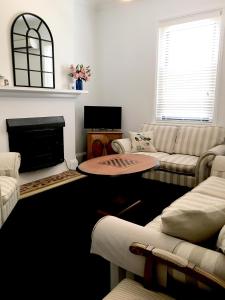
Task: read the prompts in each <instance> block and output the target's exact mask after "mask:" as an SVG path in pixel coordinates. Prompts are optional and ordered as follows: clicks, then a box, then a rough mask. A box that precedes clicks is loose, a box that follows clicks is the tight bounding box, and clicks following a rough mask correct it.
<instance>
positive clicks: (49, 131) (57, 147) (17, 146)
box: [6, 116, 65, 172]
mask: <svg viewBox="0 0 225 300" xmlns="http://www.w3.org/2000/svg"><path fill="white" fill-rule="evenodd" d="M6 125H7V131H8V137H9V149H10V151H15V152H19V153H20V154H21V167H20V172H27V171H34V170H39V169H43V168H47V167H51V166H54V165H57V164H59V163H62V162H63V161H64V143H63V127H64V126H65V121H64V117H63V116H51V117H37V118H16V119H6Z"/></svg>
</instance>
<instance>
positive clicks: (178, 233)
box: [161, 192, 225, 243]
mask: <svg viewBox="0 0 225 300" xmlns="http://www.w3.org/2000/svg"><path fill="white" fill-rule="evenodd" d="M161 219H162V232H164V233H167V234H169V235H172V236H175V237H179V238H181V239H184V240H187V241H189V242H193V243H200V242H203V241H205V240H207V239H209V238H211V237H212V236H213V235H214V234H216V232H218V231H219V230H220V229H221V228H222V226H223V225H224V224H225V201H224V200H223V199H220V198H216V197H212V196H208V195H204V194H200V193H192V192H189V193H186V194H185V195H184V196H182V197H180V198H179V199H177V200H176V201H174V202H173V203H172V204H171V205H170V206H168V207H167V208H165V209H164V210H163V212H162V215H161Z"/></svg>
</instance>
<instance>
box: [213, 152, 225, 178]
mask: <svg viewBox="0 0 225 300" xmlns="http://www.w3.org/2000/svg"><path fill="white" fill-rule="evenodd" d="M211 175H212V176H218V177H222V178H225V156H221V155H217V156H216V157H215V159H214V160H213V163H212V169H211Z"/></svg>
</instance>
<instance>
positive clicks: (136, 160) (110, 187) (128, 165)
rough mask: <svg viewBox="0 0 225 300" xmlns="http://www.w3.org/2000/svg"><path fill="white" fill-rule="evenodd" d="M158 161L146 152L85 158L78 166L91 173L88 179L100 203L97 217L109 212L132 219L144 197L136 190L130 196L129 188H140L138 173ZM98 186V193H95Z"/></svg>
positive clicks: (87, 173) (155, 164) (82, 171)
mask: <svg viewBox="0 0 225 300" xmlns="http://www.w3.org/2000/svg"><path fill="white" fill-rule="evenodd" d="M158 165H159V162H158V160H157V159H155V158H154V157H151V156H148V155H144V154H112V155H106V156H99V157H96V158H92V159H89V160H87V161H84V162H82V163H81V164H80V165H79V166H78V168H77V169H78V171H80V172H81V173H83V174H86V175H91V176H90V178H89V180H90V181H91V182H92V190H93V197H95V200H94V202H95V203H96V206H97V207H96V215H97V219H99V218H100V217H102V216H105V215H108V214H111V215H116V216H118V217H120V218H124V219H126V220H131V219H133V218H134V216H135V215H136V213H137V212H138V211H139V210H141V208H142V200H140V199H139V198H138V199H137V198H136V196H135V195H136V194H135V192H134V193H133V194H132V197H129V198H127V191H129V190H130V189H131V187H134V188H135V190H136V189H137V182H138V180H139V179H140V177H139V176H136V175H141V174H142V173H143V172H144V171H147V170H149V169H152V168H155V167H157V166H158ZM99 175H100V176H99ZM128 177H129V178H128ZM96 189H97V194H95V193H94V190H96ZM94 195H97V196H94ZM106 195H108V196H106ZM110 199H111V200H110Z"/></svg>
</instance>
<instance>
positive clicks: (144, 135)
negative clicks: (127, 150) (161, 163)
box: [129, 130, 157, 152]
mask: <svg viewBox="0 0 225 300" xmlns="http://www.w3.org/2000/svg"><path fill="white" fill-rule="evenodd" d="M129 135H130V139H131V150H132V152H157V150H156V149H155V147H154V145H153V142H152V141H153V131H152V130H151V131H143V132H133V131H130V132H129Z"/></svg>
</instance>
